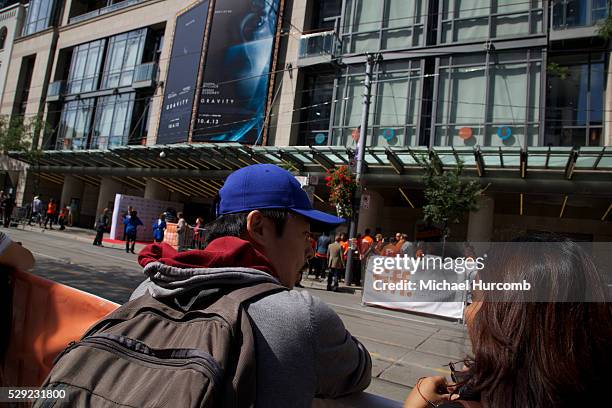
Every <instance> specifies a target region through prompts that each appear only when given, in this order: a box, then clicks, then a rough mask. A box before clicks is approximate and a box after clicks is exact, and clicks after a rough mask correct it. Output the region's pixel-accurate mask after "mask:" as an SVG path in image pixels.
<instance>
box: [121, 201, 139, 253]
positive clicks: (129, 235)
mask: <svg viewBox="0 0 612 408" xmlns="http://www.w3.org/2000/svg"><path fill="white" fill-rule="evenodd" d="M123 224H124V225H125V238H126V240H125V252H132V253H133V254H135V252H134V246H135V245H136V233H137V232H138V227H139V226H140V225H143V223H142V221H140V218H138V212H137V211H136V210H132V212H131V213H130V215H129V216H127V215H126V216H125V218H124V219H123ZM130 243H131V247H130Z"/></svg>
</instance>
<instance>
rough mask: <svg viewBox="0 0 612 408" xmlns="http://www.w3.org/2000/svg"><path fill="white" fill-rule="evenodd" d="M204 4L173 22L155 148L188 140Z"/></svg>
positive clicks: (206, 5)
mask: <svg viewBox="0 0 612 408" xmlns="http://www.w3.org/2000/svg"><path fill="white" fill-rule="evenodd" d="M208 3H209V2H208V0H206V1H202V2H200V3H198V4H197V5H195V6H194V7H193V8H191V9H189V10H187V11H186V12H184V13H183V14H181V15H179V16H178V17H177V18H176V28H175V32H174V42H173V44H172V53H171V57H170V64H169V68H168V76H167V78H166V84H165V92H164V102H163V106H162V111H161V117H160V121H159V132H158V135H157V143H159V144H167V143H183V142H187V141H188V139H189V124H190V122H191V112H192V109H193V100H194V97H195V91H196V86H197V78H198V69H199V66H200V58H201V56H202V45H203V42H204V33H205V31H206V18H207V16H208Z"/></svg>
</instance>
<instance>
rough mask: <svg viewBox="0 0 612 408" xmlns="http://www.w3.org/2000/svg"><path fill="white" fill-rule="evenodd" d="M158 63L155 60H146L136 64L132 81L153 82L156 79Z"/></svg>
mask: <svg viewBox="0 0 612 408" xmlns="http://www.w3.org/2000/svg"><path fill="white" fill-rule="evenodd" d="M157 72H158V65H157V62H147V63H144V64H140V65H137V66H136V67H135V68H134V79H132V83H134V82H149V81H150V82H155V81H156V80H157Z"/></svg>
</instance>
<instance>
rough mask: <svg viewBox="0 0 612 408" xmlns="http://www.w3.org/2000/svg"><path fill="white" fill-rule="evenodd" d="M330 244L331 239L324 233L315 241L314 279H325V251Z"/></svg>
mask: <svg viewBox="0 0 612 408" xmlns="http://www.w3.org/2000/svg"><path fill="white" fill-rule="evenodd" d="M329 244H331V238H330V237H329V234H328V233H327V232H325V231H323V233H322V234H321V236H320V237H319V239H317V249H316V251H315V257H314V259H315V262H316V264H315V279H319V277H320V278H322V279H325V270H326V269H327V249H328V248H329Z"/></svg>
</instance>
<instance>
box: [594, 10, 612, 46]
mask: <svg viewBox="0 0 612 408" xmlns="http://www.w3.org/2000/svg"><path fill="white" fill-rule="evenodd" d="M597 35H598V36H600V37H602V38H603V39H604V40H611V39H612V16H608V17H606V19H605V20H602V21H601V22H600V23H598V24H597Z"/></svg>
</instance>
